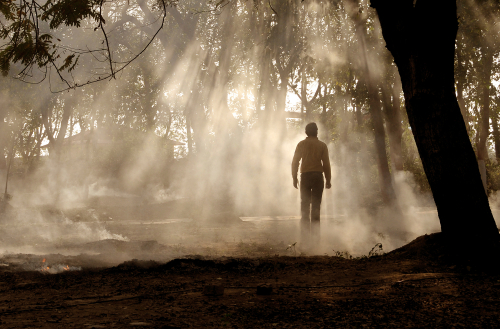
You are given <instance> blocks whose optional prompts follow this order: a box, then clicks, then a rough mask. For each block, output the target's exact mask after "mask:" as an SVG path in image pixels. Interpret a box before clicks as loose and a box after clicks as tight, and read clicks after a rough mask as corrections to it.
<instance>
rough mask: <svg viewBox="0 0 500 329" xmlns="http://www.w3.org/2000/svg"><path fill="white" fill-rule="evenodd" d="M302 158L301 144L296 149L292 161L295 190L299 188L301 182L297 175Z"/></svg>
mask: <svg viewBox="0 0 500 329" xmlns="http://www.w3.org/2000/svg"><path fill="white" fill-rule="evenodd" d="M301 158H302V152H301V147H300V143H299V144H297V147H296V148H295V153H294V154H293V160H292V178H293V187H295V188H298V183H299V180H298V178H297V174H298V172H299V162H300V159H301Z"/></svg>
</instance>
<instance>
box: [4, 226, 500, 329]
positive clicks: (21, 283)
mask: <svg viewBox="0 0 500 329" xmlns="http://www.w3.org/2000/svg"><path fill="white" fill-rule="evenodd" d="M439 241H440V240H439V238H438V235H437V234H433V235H425V236H421V237H419V238H417V239H416V240H414V241H412V242H411V243H409V244H407V245H406V246H403V247H402V248H399V249H397V250H394V251H392V252H390V253H387V254H385V255H381V256H373V257H360V258H354V259H346V258H343V257H338V256H297V257H295V256H293V255H292V256H272V255H271V256H270V255H269V254H268V253H263V252H261V249H259V248H260V245H259V244H255V245H253V246H252V248H254V249H253V251H254V252H253V253H252V254H251V257H236V258H226V257H217V256H212V257H201V256H196V255H193V256H186V257H183V258H180V259H174V260H171V261H168V262H156V261H137V260H133V261H126V262H123V263H121V264H120V265H118V266H113V267H109V266H108V267H100V266H99V264H100V263H99V262H95V260H94V259H93V258H92V256H91V255H86V256H84V255H78V256H62V255H57V254H52V255H50V254H49V255H36V256H35V255H29V254H10V255H4V256H3V257H2V258H0V327H2V328H59V327H60V328H131V327H151V328H207V327H208V328H215V327H216V328H226V327H227V328H363V327H369V328H372V327H376V328H378V327H380V328H386V327H426V328H427V327H442V328H461V327H465V328H474V327H481V328H485V327H486V328H493V327H498V326H499V324H500V307H499V306H500V276H499V275H496V274H485V273H481V271H479V270H478V269H475V268H473V267H470V266H466V265H461V266H454V265H450V264H449V263H448V264H445V263H446V262H445V261H443V259H442V257H441V255H440V250H442V248H441V247H442V246H440V242H439ZM268 247H269V246H268V245H266V246H265V248H263V249H268ZM26 264H31V265H30V266H31V270H27V268H26ZM65 269H67V270H65ZM55 272H60V273H56V274H51V273H55ZM214 287H215V288H214ZM217 287H221V288H217ZM222 289H223V291H222Z"/></svg>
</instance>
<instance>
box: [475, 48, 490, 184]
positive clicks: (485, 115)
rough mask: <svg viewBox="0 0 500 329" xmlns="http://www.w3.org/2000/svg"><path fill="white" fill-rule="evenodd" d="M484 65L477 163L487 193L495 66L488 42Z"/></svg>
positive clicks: (483, 58) (484, 53)
mask: <svg viewBox="0 0 500 329" xmlns="http://www.w3.org/2000/svg"><path fill="white" fill-rule="evenodd" d="M481 52H482V60H481V64H483V65H482V66H483V72H482V79H481V81H480V83H479V85H480V86H481V94H482V95H481V98H482V99H481V103H482V106H481V121H480V127H479V143H478V145H477V161H478V165H479V172H480V173H481V181H482V182H483V187H484V190H485V191H487V182H486V162H487V161H488V148H487V142H488V138H489V137H490V85H491V69H492V65H493V49H492V48H491V46H490V47H489V46H488V44H487V42H486V41H485V40H483V47H482V48H481Z"/></svg>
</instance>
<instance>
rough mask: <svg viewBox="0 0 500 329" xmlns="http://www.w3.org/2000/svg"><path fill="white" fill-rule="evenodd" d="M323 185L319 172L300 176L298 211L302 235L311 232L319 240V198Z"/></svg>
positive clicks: (321, 175)
mask: <svg viewBox="0 0 500 329" xmlns="http://www.w3.org/2000/svg"><path fill="white" fill-rule="evenodd" d="M324 187H325V183H324V180H323V173H322V172H321V171H311V172H305V173H302V174H300V210H301V212H302V218H301V226H302V233H303V234H304V233H306V234H307V233H309V232H311V233H312V234H313V236H314V237H315V238H316V237H317V238H319V219H320V208H321V198H322V196H323V189H324Z"/></svg>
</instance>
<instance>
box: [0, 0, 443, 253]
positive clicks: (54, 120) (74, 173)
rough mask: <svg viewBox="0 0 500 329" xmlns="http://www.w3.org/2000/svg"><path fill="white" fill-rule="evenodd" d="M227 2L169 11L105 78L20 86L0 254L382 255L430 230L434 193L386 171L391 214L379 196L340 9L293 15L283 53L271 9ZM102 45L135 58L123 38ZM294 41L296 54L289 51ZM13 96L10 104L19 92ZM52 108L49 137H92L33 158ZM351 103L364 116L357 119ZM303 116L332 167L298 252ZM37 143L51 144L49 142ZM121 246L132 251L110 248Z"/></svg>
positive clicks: (320, 7)
mask: <svg viewBox="0 0 500 329" xmlns="http://www.w3.org/2000/svg"><path fill="white" fill-rule="evenodd" d="M131 3H134V2H133V1H132V2H131ZM234 3H236V4H235V5H234V6H236V7H237V9H238V10H237V11H236V12H237V13H238V14H237V15H236V14H235V15H229V14H228V13H227V12H225V11H224V14H222V15H211V14H210V13H208V12H207V13H203V14H198V15H194V16H193V15H191V14H190V12H189V10H187V9H186V8H188V7H189V6H187V7H186V8H184V7H183V6H182V5H180V6H179V7H177V8H171V9H170V10H173V11H177V12H176V14H177V15H178V16H176V19H174V18H173V17H170V16H169V19H168V22H167V23H168V24H167V26H166V28H165V29H164V30H163V31H162V33H163V34H162V35H161V36H160V38H159V39H158V40H157V41H156V42H154V43H153V44H152V47H151V48H150V49H148V51H147V52H146V53H145V54H144V56H143V57H140V59H139V60H138V61H137V62H134V64H133V65H131V66H130V68H129V69H127V70H125V71H122V72H121V73H120V76H119V77H118V78H117V79H116V80H112V81H106V82H103V83H100V84H94V85H89V86H86V87H83V88H81V89H79V90H77V91H72V92H70V93H69V94H66V93H65V94H64V95H63V94H55V95H54V94H50V93H49V92H48V91H46V90H45V91H43V90H42V89H40V88H41V87H36V88H38V89H29V91H27V92H26V93H32V94H30V95H31V96H33V95H36V99H34V98H35V97H31V98H33V99H31V100H30V101H29V102H28V103H27V104H25V105H24V107H23V109H22V111H24V112H22V113H24V114H23V115H21V116H20V117H19V120H21V121H22V120H24V121H23V123H24V126H23V125H21V126H23V129H24V130H23V132H22V136H23V138H20V139H19V140H18V144H17V145H18V146H17V147H18V151H17V153H16V158H15V159H14V166H13V170H12V171H11V175H10V179H9V194H11V195H12V196H13V198H12V200H11V201H10V206H11V207H12V208H13V209H10V210H9V211H7V212H6V214H4V215H2V217H1V219H0V221H1V222H0V231H1V235H0V241H1V242H0V254H1V253H7V252H10V253H12V252H25V253H28V252H29V253H39V252H51V251H57V252H61V253H64V252H67V253H73V252H75V250H76V249H74V248H73V246H74V245H80V246H86V247H88V248H89V250H92V251H93V252H96V253H99V252H103V253H106V252H109V253H110V254H119V255H120V257H118V258H116V259H120V260H122V259H125V258H126V257H129V256H130V255H131V254H134V255H135V256H137V255H139V256H137V257H145V258H148V259H153V258H154V257H155V255H154V253H157V254H156V256H158V255H159V254H160V253H162V257H168V256H172V257H174V256H179V255H182V254H186V253H191V254H194V253H198V254H205V255H206V254H208V255H218V256H221V255H234V254H238V253H241V252H242V249H241V246H246V245H249V244H252V243H256V244H261V245H266V246H267V245H268V246H269V248H268V249H267V251H268V252H269V253H270V254H276V253H278V254H290V250H287V249H286V247H287V246H288V245H291V244H293V243H295V242H296V243H297V249H298V250H299V251H304V252H307V253H308V254H325V253H326V254H330V255H331V254H333V253H334V251H348V252H349V253H351V254H355V255H362V254H367V253H368V251H370V249H371V248H372V247H373V246H374V245H375V244H376V243H382V244H383V247H384V250H385V251H390V250H392V249H394V248H397V247H399V246H402V245H403V244H405V243H407V242H409V241H411V240H412V239H414V238H416V237H417V236H419V235H422V234H426V233H432V232H435V231H439V221H438V219H437V213H436V211H435V208H434V204H433V202H432V198H431V197H429V196H428V195H422V194H421V193H419V192H417V188H416V185H417V184H416V183H415V182H414V181H413V176H412V174H411V173H408V172H397V171H395V170H393V171H392V175H393V177H392V178H393V184H394V188H395V190H396V194H397V205H398V207H399V209H393V208H391V207H387V206H385V205H383V203H382V200H381V197H380V187H379V182H378V171H377V170H378V169H377V166H376V161H375V157H376V155H375V153H374V152H375V151H374V149H375V148H374V145H373V133H372V131H371V128H370V127H369V122H370V121H369V120H370V118H369V114H368V111H367V104H366V102H364V103H363V102H361V101H360V102H358V103H359V104H358V103H356V101H357V98H362V97H365V96H363V95H364V94H363V93H364V91H363V89H362V88H361V87H359V86H360V85H361V82H360V79H361V76H359V75H355V73H356V72H354V71H355V70H353V69H352V67H354V66H356V65H358V66H359V64H356V62H357V60H358V59H357V58H356V54H354V53H353V47H352V44H351V42H352V38H353V37H354V32H353V23H352V22H350V21H346V20H347V19H346V15H345V13H342V14H338V15H337V14H335V15H336V16H335V15H334V14H332V13H335V12H336V10H343V9H342V6H340V7H339V8H340V9H339V8H333V7H332V6H333V5H330V4H325V3H323V2H311V5H310V6H309V7H307V6H306V7H301V9H300V10H299V9H297V10H298V11H300V15H303V16H302V17H303V19H302V20H301V21H300V22H298V23H300V24H298V25H297V26H298V27H297V30H298V31H300V35H295V36H293V37H294V38H296V40H294V42H295V41H296V43H289V44H287V43H286V42H284V41H283V40H284V39H285V34H286V37H287V38H289V37H290V33H292V32H293V31H292V32H290V31H288V30H287V31H285V32H283V31H282V32H280V31H279V29H278V27H279V24H281V22H280V21H278V18H276V17H274V16H273V14H272V13H271V12H270V11H269V8H268V6H267V7H266V6H261V7H259V8H257V9H256V8H253V7H252V5H250V4H249V3H250V2H248V1H242V2H234ZM195 5H196V6H195ZM199 5H200V2H196V1H194V2H193V6H195V7H197V8H198V6H199ZM230 7H231V6H228V7H227V9H226V10H230V9H231V8H230ZM266 8H267V9H266ZM136 9H137V11H138V12H140V10H141V9H139V8H138V7H137V8H136ZM233 9H234V8H233ZM117 12H118V11H117ZM115 14H116V13H115ZM300 15H298V16H297V17H299V16H300ZM324 15H330V16H332V15H333V16H332V17H334V18H335V19H333V18H332V19H331V21H329V22H327V21H326V20H322V19H321V17H322V16H324ZM144 16H147V15H146V14H144ZM200 17H201V18H200ZM297 17H295V18H294V19H297ZM306 18H307V19H306ZM141 19H144V22H143V23H144V24H145V25H147V23H148V22H147V21H146V19H145V18H144V17H142V16H141ZM305 22H310V24H309V25H307V26H305V25H306V23H305ZM130 24H131V25H133V24H132V23H130ZM193 24H194V25H193ZM224 26H231V30H227V29H224ZM299 27H300V28H299ZM301 28H302V30H301ZM191 29H194V30H193V31H191ZM126 31H129V27H128V26H125V27H124V28H123V29H121V30H120V33H119V34H120V35H122V34H124V33H125V32H126ZM134 31H135V30H133V31H132V32H130V31H129V32H128V33H130V35H127V36H128V38H129V39H130V40H133V41H134V42H136V43H138V44H139V41H142V40H143V38H144V35H142V34H141V33H142V32H141V33H137V31H135V32H134ZM144 31H146V29H144ZM294 31H295V30H294ZM325 31H327V32H328V33H327V32H325ZM75 33H76V32H75ZM134 33H135V34H134ZM144 33H146V32H144ZM266 33H268V34H266ZM280 33H284V34H283V35H282V34H280ZM293 33H294V32H293ZM117 34H118V32H117ZM111 37H115V41H116V43H118V44H120V45H121V46H122V47H123V48H126V49H127V51H126V52H129V53H130V52H131V51H132V50H131V48H133V46H130V45H129V44H128V43H127V42H125V41H127V40H126V39H124V38H122V37H121V38H120V37H118V36H117V35H111ZM79 38H80V36H79V35H78V34H74V39H72V42H73V43H74V44H75V45H76V44H78V43H79V41H81V42H84V41H86V40H92V39H91V38H89V37H88V36H81V39H79ZM379 38H380V36H379V35H378V34H376V33H373V35H372V39H373V40H371V41H370V42H372V43H373V44H375V46H374V47H373V52H374V53H375V52H376V51H378V50H380V49H383V44H381V43H380V42H379V41H380V40H379ZM305 39H307V42H302V41H300V40H305ZM299 41H300V42H299ZM94 42H95V41H94ZM377 42H378V43H377ZM294 45H301V46H303V49H300V51H298V53H296V51H297V48H298V46H294ZM129 46H130V47H131V48H130V49H129V48H127V47H129ZM134 49H135V48H134ZM173 49H175V51H174V50H173ZM121 55H123V56H125V55H124V54H123V53H121ZM116 56H119V55H116ZM374 56H375V55H374ZM82 61H83V59H82ZM294 61H295V62H294ZM83 63H85V65H86V66H84V67H83V68H77V71H75V73H74V74H75V76H77V75H82V74H88V73H89V72H88V69H87V67H89V66H90V65H92V63H93V62H92V61H90V60H89V61H87V62H83ZM278 65H281V66H280V67H278ZM287 65H288V66H287ZM369 66H370V68H371V69H372V71H373V72H375V74H374V76H377V77H379V76H381V72H384V68H385V67H386V66H384V65H383V63H381V62H380V60H377V59H370V63H369ZM301 68H303V70H305V72H306V73H307V78H303V76H302V71H300V70H301ZM287 70H288V71H287ZM285 71H286V73H285ZM353 72H354V73H353ZM356 74H357V73H356ZM285 78H286V79H287V81H288V83H282V82H283V80H284V79H285ZM351 80H352V81H351ZM349 81H350V82H349ZM302 86H304V90H305V94H306V95H305V99H302V100H301V97H304V93H302V94H301V88H302ZM346 86H347V87H346ZM12 89H13V91H12V93H13V94H12V95H11V96H6V97H10V99H14V95H15V97H16V98H19V99H23V97H24V98H30V97H26V95H27V94H23V93H22V92H21V91H20V90H18V88H12ZM316 90H318V92H316ZM15 93H17V94H15ZM298 94H300V96H299V95H298ZM315 94H316V95H317V96H316V98H314V97H315V96H314V95H315ZM283 95H284V96H285V99H284V100H285V101H284V102H282V101H281V100H282V96H283ZM39 100H43V101H41V102H40V101H39ZM4 103H5V104H7V102H4ZM47 109H48V110H49V112H50V113H49V114H50V115H49V116H50V127H51V129H54V131H60V129H61V126H62V117H63V115H62V114H63V113H64V111H71V115H70V116H69V118H68V128H67V130H66V132H65V135H64V136H63V137H70V136H77V135H78V134H80V136H84V133H88V134H89V135H91V134H94V135H92V136H97V137H92V138H94V139H91V138H87V139H85V138H84V137H81V139H80V140H79V141H78V140H77V142H73V143H66V144H63V146H61V149H59V150H56V147H57V146H55V145H52V146H51V147H52V148H51V147H47V149H45V150H44V151H43V152H42V151H40V150H39V149H37V147H36V142H37V140H35V139H34V137H33V136H36V133H37V132H40V133H46V128H44V126H43V125H42V124H41V122H40V121H41V113H42V112H43V111H46V110H47ZM357 109H358V110H359V111H360V115H361V117H362V118H365V119H366V121H367V122H368V123H366V124H364V125H363V124H361V123H359V122H357V121H356V119H355V113H354V112H355V111H356V110H357ZM300 111H305V112H307V113H308V118H307V120H310V121H316V122H318V125H319V127H320V132H319V134H320V139H322V140H324V141H325V142H326V143H327V144H328V147H329V151H330V157H331V163H332V173H333V179H332V189H331V190H325V191H324V195H323V203H322V222H321V238H320V240H319V241H316V245H315V246H314V248H312V249H307V250H306V249H305V248H304V247H303V246H304V244H305V243H304V241H301V233H300V225H299V219H298V217H297V216H298V215H299V214H300V208H299V207H300V206H299V202H300V200H299V192H298V190H296V189H294V188H293V186H292V178H291V160H292V156H293V152H294V150H295V146H296V145H297V143H298V142H299V141H300V140H301V139H303V138H305V134H304V132H303V129H304V126H305V124H306V123H307V120H306V119H297V117H298V116H300V115H302V114H300V113H301V112H300ZM289 112H294V113H292V114H290V113H289ZM302 117H304V116H302ZM12 126H13V125H12ZM32 126H33V127H34V128H33V129H32V128H31V127H32ZM37 129H38V130H37ZM101 132H105V133H104V135H99V134H100V133H101ZM17 134H18V132H17V131H16V133H13V134H12V135H16V136H17ZM42 135H43V134H42ZM57 136H58V134H55V135H54V137H55V138H57ZM99 136H100V137H99ZM30 138H31V139H30ZM39 138H41V139H42V140H43V142H42V144H43V145H45V144H47V143H48V139H47V136H46V135H45V136H43V137H39ZM61 140H62V138H61ZM67 140H68V139H67ZM172 141H176V142H181V143H183V145H175V146H174V144H175V143H172ZM28 142H29V143H28ZM29 145H31V146H30V147H28V146H29ZM23 152H24V153H23ZM30 152H32V153H33V154H31V153H30ZM37 152H38V153H37ZM57 152H59V153H57ZM47 153H48V154H49V156H47ZM2 177H5V176H4V175H3V174H2ZM2 179H3V178H2ZM401 213H402V214H403V216H401ZM110 240H113V242H110ZM117 241H118V242H117ZM138 241H139V242H141V243H139V242H138ZM145 241H156V244H155V243H148V244H146V243H145ZM127 244H128V245H129V246H133V248H136V249H137V250H139V251H140V252H138V253H127V252H123V253H120V248H122V247H123V246H124V245H127ZM238 246H239V247H238ZM72 248H73V249H72ZM123 248H125V247H123ZM131 248H132V247H131ZM125 249H126V248H125ZM78 250H79V251H81V250H82V248H80V249H78ZM271 250H272V251H271ZM247 254H248V255H250V256H252V255H253V254H252V250H249V252H248V253H247ZM109 257H110V258H112V256H109Z"/></svg>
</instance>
